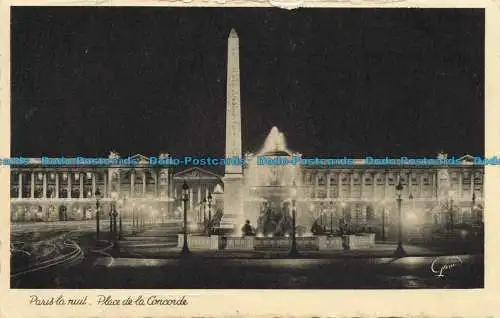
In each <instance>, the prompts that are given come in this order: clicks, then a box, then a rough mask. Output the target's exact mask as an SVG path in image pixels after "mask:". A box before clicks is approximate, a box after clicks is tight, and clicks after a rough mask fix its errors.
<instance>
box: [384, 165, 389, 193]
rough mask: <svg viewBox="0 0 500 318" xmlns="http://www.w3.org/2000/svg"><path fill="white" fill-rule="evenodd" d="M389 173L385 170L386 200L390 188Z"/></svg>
mask: <svg viewBox="0 0 500 318" xmlns="http://www.w3.org/2000/svg"><path fill="white" fill-rule="evenodd" d="M388 174H389V171H387V170H385V171H384V199H386V198H387V188H388V187H389V177H388Z"/></svg>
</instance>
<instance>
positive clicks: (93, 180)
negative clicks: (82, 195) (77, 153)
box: [90, 172, 106, 198]
mask: <svg viewBox="0 0 500 318" xmlns="http://www.w3.org/2000/svg"><path fill="white" fill-rule="evenodd" d="M104 180H106V178H104ZM95 191H96V180H95V172H92V194H91V195H90V197H91V198H93V197H94V195H95ZM103 191H104V190H103Z"/></svg>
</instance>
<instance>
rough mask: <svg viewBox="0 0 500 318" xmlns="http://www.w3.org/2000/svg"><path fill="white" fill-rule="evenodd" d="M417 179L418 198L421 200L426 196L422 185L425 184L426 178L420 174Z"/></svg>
mask: <svg viewBox="0 0 500 318" xmlns="http://www.w3.org/2000/svg"><path fill="white" fill-rule="evenodd" d="M417 178H418V196H419V197H420V198H423V197H424V196H423V195H422V184H423V183H424V181H423V179H424V177H423V175H422V174H421V173H419V174H418V175H417Z"/></svg>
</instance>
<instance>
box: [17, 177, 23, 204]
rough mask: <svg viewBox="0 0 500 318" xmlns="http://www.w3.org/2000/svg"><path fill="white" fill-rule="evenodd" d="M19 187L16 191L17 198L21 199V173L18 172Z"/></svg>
mask: <svg viewBox="0 0 500 318" xmlns="http://www.w3.org/2000/svg"><path fill="white" fill-rule="evenodd" d="M18 183H19V187H18V189H17V197H18V198H19V199H21V198H22V197H23V173H22V172H19V176H18Z"/></svg>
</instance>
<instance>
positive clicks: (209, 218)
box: [207, 193, 213, 233]
mask: <svg viewBox="0 0 500 318" xmlns="http://www.w3.org/2000/svg"><path fill="white" fill-rule="evenodd" d="M212 200H213V198H212V194H211V193H209V194H208V198H207V201H208V226H207V227H208V232H209V233H211V230H212V229H211V227H212V202H213V201H212Z"/></svg>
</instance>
